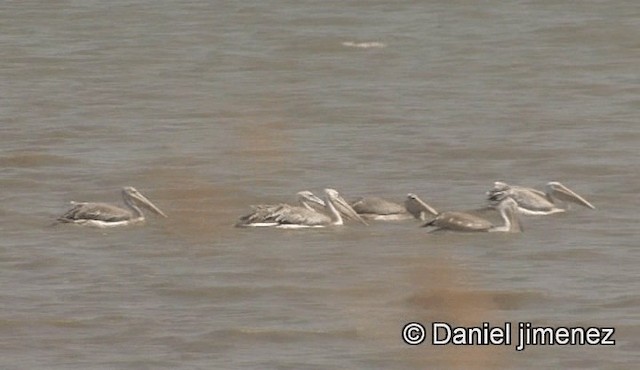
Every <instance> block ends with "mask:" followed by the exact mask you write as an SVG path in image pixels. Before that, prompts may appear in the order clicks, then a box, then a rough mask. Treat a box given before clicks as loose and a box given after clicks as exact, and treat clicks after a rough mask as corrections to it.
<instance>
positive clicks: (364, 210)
mask: <svg viewBox="0 0 640 370" xmlns="http://www.w3.org/2000/svg"><path fill="white" fill-rule="evenodd" d="M412 196H415V195H414V194H411V193H409V194H408V195H407V200H406V201H405V202H404V205H402V204H398V203H394V202H390V201H388V200H386V199H383V198H379V197H363V198H359V199H358V200H356V201H354V202H352V203H351V207H353V209H354V210H355V211H356V212H357V213H358V214H359V215H360V216H361V217H362V218H364V219H367V220H377V221H395V220H408V219H414V218H415V219H419V220H422V221H424V220H425V219H426V218H425V211H426V212H429V213H432V212H434V214H435V211H433V209H431V210H429V209H426V208H425V207H429V205H427V204H426V203H424V202H423V203H422V204H420V203H418V202H416V201H412V199H411V197H412Z"/></svg>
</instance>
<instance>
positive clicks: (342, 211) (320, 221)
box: [236, 189, 366, 228]
mask: <svg viewBox="0 0 640 370" xmlns="http://www.w3.org/2000/svg"><path fill="white" fill-rule="evenodd" d="M324 193H325V200H324V202H322V200H320V199H318V198H317V197H315V196H313V197H307V198H306V199H307V200H309V201H310V202H313V203H315V204H318V205H321V204H322V205H323V206H324V207H325V209H326V211H328V213H329V214H328V215H327V214H324V213H321V212H319V211H317V210H315V209H314V208H312V207H305V206H303V207H296V206H291V205H288V204H279V205H267V206H257V207H253V210H254V212H253V213H250V214H248V215H246V216H243V217H241V218H240V221H239V222H238V223H237V224H236V226H240V227H256V226H259V227H278V228H308V227H326V226H330V225H335V226H340V225H343V224H344V220H343V218H342V215H344V216H345V217H347V218H349V219H353V220H357V221H360V222H362V223H363V224H365V225H366V222H365V221H364V220H363V219H362V218H361V217H360V216H359V215H358V214H357V213H356V212H355V211H354V210H353V208H351V206H349V204H348V203H347V202H346V201H345V200H344V199H343V198H342V197H341V196H340V194H339V193H338V192H337V191H336V190H334V189H324ZM298 195H299V196H300V193H298ZM311 195H313V194H311ZM314 198H315V199H314ZM318 201H319V202H318Z"/></svg>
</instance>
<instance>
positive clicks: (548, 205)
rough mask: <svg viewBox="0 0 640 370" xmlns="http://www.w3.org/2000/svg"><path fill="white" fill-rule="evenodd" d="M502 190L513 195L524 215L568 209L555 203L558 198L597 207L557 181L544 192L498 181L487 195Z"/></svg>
mask: <svg viewBox="0 0 640 370" xmlns="http://www.w3.org/2000/svg"><path fill="white" fill-rule="evenodd" d="M501 192H504V193H506V194H507V195H509V196H511V197H512V198H513V199H514V200H515V201H516V202H517V203H518V212H520V213H521V214H524V215H550V214H554V213H560V212H564V211H566V209H565V208H560V207H559V206H558V205H557V204H555V201H556V200H560V201H563V202H571V203H575V204H579V205H581V206H584V207H587V208H591V209H595V208H596V207H594V206H593V205H592V204H591V203H589V202H587V200H586V199H584V198H583V197H581V196H579V195H578V194H576V193H575V192H573V191H572V190H570V189H569V188H567V187H566V186H564V185H562V184H561V183H559V182H557V181H551V182H549V183H547V185H546V186H545V191H544V192H542V191H540V190H536V189H531V188H525V187H520V186H512V185H509V184H507V183H504V182H501V181H496V182H495V183H494V184H493V189H491V190H490V191H488V192H487V195H488V196H489V198H491V197H492V196H494V195H495V194H498V193H501Z"/></svg>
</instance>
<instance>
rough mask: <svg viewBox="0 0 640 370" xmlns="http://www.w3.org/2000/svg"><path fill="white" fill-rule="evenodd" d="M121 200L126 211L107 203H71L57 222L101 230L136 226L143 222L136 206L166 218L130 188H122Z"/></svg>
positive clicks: (142, 217)
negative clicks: (94, 227)
mask: <svg viewBox="0 0 640 370" xmlns="http://www.w3.org/2000/svg"><path fill="white" fill-rule="evenodd" d="M122 200H123V201H124V204H125V205H126V206H127V207H128V209H125V208H121V207H117V206H114V205H112V204H108V203H89V202H71V204H73V207H72V208H71V209H70V210H68V211H67V212H66V213H65V214H63V215H62V216H60V217H58V221H59V222H62V223H74V224H78V225H85V226H96V227H101V228H105V227H114V226H124V225H129V224H136V223H140V222H143V221H144V220H145V218H144V214H143V213H142V210H140V208H139V207H138V206H142V207H144V208H146V209H148V210H150V211H152V212H154V213H156V214H158V215H160V216H162V217H167V215H165V214H164V212H162V211H161V210H160V209H159V208H158V207H156V206H155V205H154V204H153V203H151V201H150V200H149V199H147V198H146V197H145V196H144V195H142V194H140V192H139V191H138V190H136V188H134V187H132V186H125V187H124V188H122Z"/></svg>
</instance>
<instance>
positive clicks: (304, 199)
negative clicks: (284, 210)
mask: <svg viewBox="0 0 640 370" xmlns="http://www.w3.org/2000/svg"><path fill="white" fill-rule="evenodd" d="M296 198H297V199H298V202H299V203H300V204H302V205H303V206H305V207H306V208H310V206H309V205H308V204H309V203H312V204H316V205H318V206H320V208H324V205H325V203H324V200H322V199H320V198H318V197H317V196H315V195H314V194H313V193H312V192H310V191H309V190H303V191H300V192H298V193H296Z"/></svg>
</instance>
